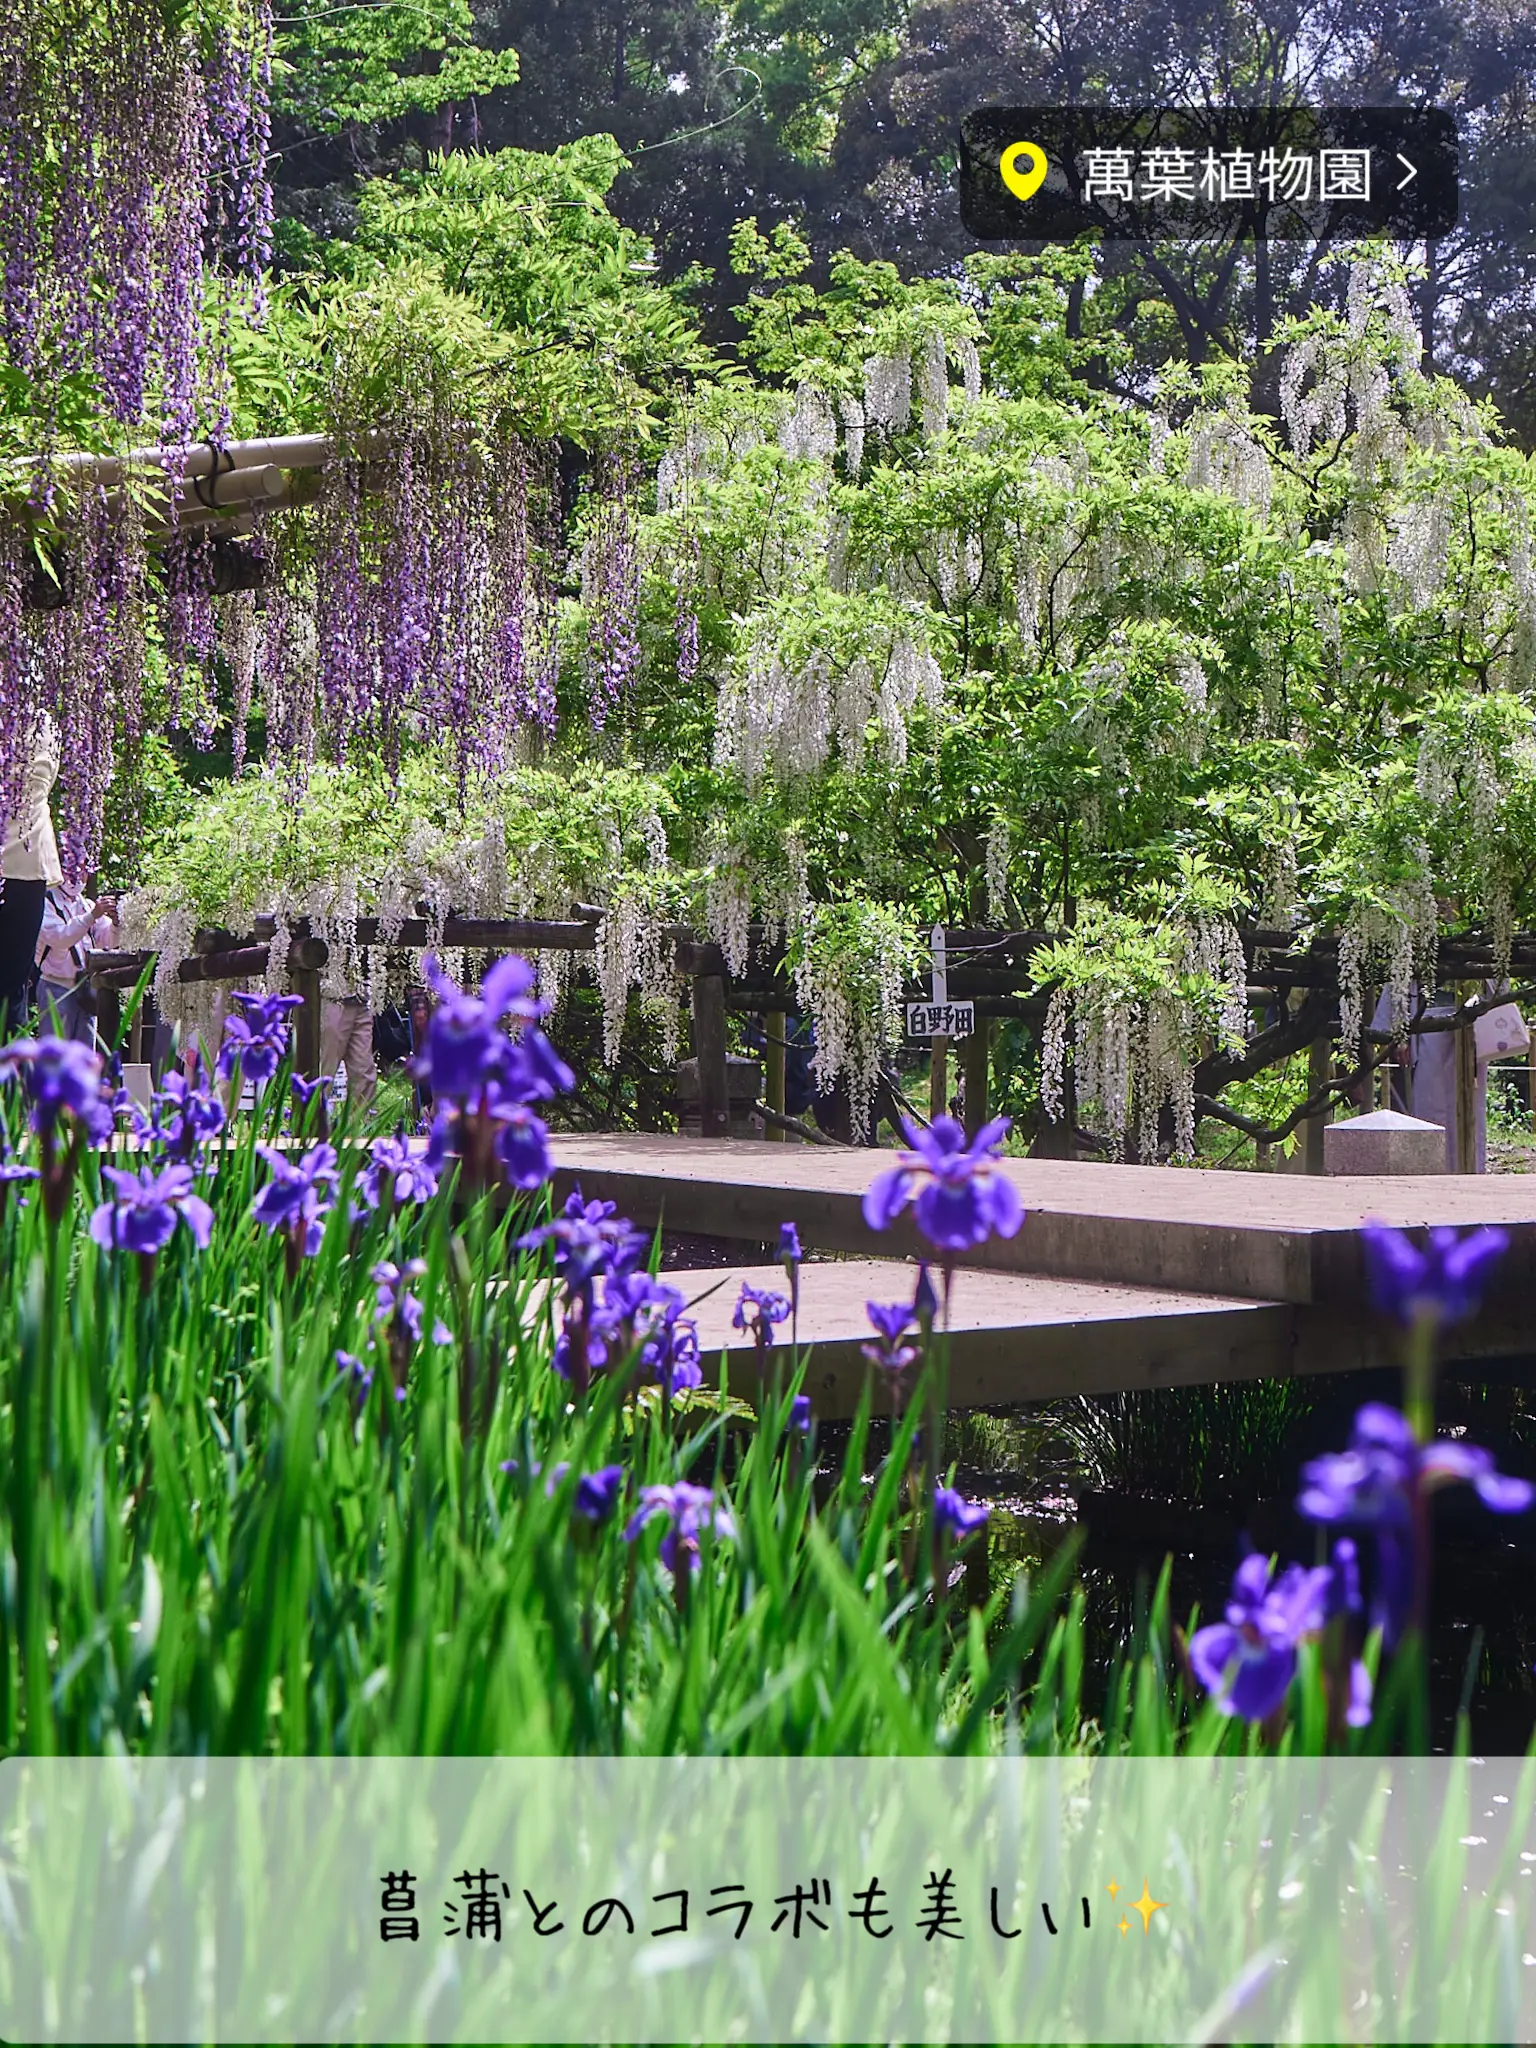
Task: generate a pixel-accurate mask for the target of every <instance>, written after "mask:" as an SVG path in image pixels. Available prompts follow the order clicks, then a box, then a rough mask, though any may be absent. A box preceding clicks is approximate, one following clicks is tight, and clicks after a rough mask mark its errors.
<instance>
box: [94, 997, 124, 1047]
mask: <svg viewBox="0 0 1536 2048" xmlns="http://www.w3.org/2000/svg"><path fill="white" fill-rule="evenodd" d="M92 987H93V989H94V991H95V996H96V1039H97V1043H98V1044H99V1045H100V1046H101V1049H102V1051H103V1052H106V1051H107V1050H108V1048H109V1047H111V1046H112V1045H114V1044H115V1043H116V1041H117V1034H118V1032H119V1031H120V1030H121V1028H122V1022H123V999H122V997H121V996H120V995H119V994H118V992H117V990H116V989H115V988H103V987H102V985H101V983H100V982H93V983H92Z"/></svg>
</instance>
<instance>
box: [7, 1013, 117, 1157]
mask: <svg viewBox="0 0 1536 2048" xmlns="http://www.w3.org/2000/svg"><path fill="white" fill-rule="evenodd" d="M17 1079H19V1080H20V1081H21V1083H22V1085H23V1087H24V1088H25V1089H26V1092H27V1096H28V1098H29V1100H30V1101H31V1104H32V1125H33V1128H34V1129H35V1130H37V1131H39V1132H47V1133H51V1132H52V1131H54V1130H55V1129H56V1128H57V1126H58V1121H59V1118H60V1117H61V1116H63V1115H65V1114H66V1113H67V1114H68V1115H69V1116H71V1117H73V1118H74V1120H75V1122H76V1123H77V1124H79V1125H80V1126H81V1128H82V1129H83V1130H84V1131H85V1133H86V1135H87V1137H89V1138H90V1139H91V1141H92V1142H93V1143H94V1144H100V1143H102V1142H103V1140H105V1139H107V1138H109V1137H111V1135H112V1126H113V1116H112V1104H111V1101H110V1099H109V1097H108V1096H107V1094H106V1092H105V1086H106V1069H105V1067H104V1066H103V1064H102V1062H101V1059H100V1057H99V1055H98V1054H96V1053H95V1052H93V1051H92V1050H91V1048H90V1047H89V1046H88V1045H82V1044H81V1043H80V1042H79V1040H78V1039H72V1038H18V1039H16V1040H14V1041H13V1043H12V1044H10V1045H7V1046H0V1082H4V1081H13V1080H17Z"/></svg>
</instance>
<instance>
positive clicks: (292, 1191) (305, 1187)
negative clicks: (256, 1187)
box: [251, 1145, 337, 1258]
mask: <svg viewBox="0 0 1536 2048" xmlns="http://www.w3.org/2000/svg"><path fill="white" fill-rule="evenodd" d="M256 1150H257V1151H258V1152H259V1153H260V1154H261V1156H262V1158H263V1159H264V1160H265V1161H266V1163H267V1168H268V1171H269V1172H270V1173H271V1176H272V1178H271V1179H270V1180H269V1181H268V1182H267V1184H266V1186H265V1187H264V1188H263V1189H262V1190H261V1192H260V1194H259V1195H257V1197H256V1200H255V1201H254V1202H253V1203H252V1205H251V1214H252V1215H253V1216H254V1217H255V1218H256V1221H257V1222H258V1223H260V1224H261V1225H262V1226H263V1227H264V1228H265V1229H267V1230H286V1231H287V1232H288V1233H289V1235H290V1237H291V1238H293V1239H294V1240H295V1241H296V1242H297V1241H298V1240H299V1238H300V1236H301V1235H302V1242H303V1250H304V1252H305V1253H306V1254H307V1255H308V1256H309V1257H311V1258H312V1257H313V1256H314V1254H315V1253H316V1252H317V1251H318V1250H319V1249H320V1240H321V1237H322V1235H323V1232H322V1229H321V1224H320V1219H321V1217H322V1216H324V1215H325V1214H326V1213H327V1211H328V1210H329V1209H330V1207H331V1205H332V1202H333V1200H334V1192H333V1191H334V1189H335V1185H336V1181H337V1172H336V1150H335V1147H334V1146H332V1145H311V1146H310V1148H309V1150H308V1151H307V1152H306V1153H305V1154H304V1156H303V1158H302V1159H300V1160H297V1161H293V1160H290V1159H288V1158H286V1157H285V1156H284V1155H283V1154H282V1153H281V1152H277V1151H274V1150H273V1148H272V1147H271V1146H270V1145H258V1146H257V1147H256Z"/></svg>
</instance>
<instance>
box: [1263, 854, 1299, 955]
mask: <svg viewBox="0 0 1536 2048" xmlns="http://www.w3.org/2000/svg"><path fill="white" fill-rule="evenodd" d="M1298 875H1299V869H1298V858H1297V848H1296V833H1295V830H1294V828H1292V829H1291V830H1289V831H1281V832H1278V833H1276V834H1274V835H1272V836H1271V837H1270V838H1269V839H1268V840H1267V841H1266V844H1265V858H1264V922H1265V924H1266V925H1267V926H1268V927H1269V929H1270V930H1271V931H1282V932H1289V931H1294V930H1295V928H1296V912H1297V910H1298V908H1299V902H1300V899H1299V895H1298V888H1297V884H1298Z"/></svg>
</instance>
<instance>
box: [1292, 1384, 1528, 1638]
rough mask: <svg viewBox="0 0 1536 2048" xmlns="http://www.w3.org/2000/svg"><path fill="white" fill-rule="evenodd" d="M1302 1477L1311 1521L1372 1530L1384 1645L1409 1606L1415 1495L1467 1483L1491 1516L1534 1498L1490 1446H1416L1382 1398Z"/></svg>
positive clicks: (1375, 1618)
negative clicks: (1500, 1465)
mask: <svg viewBox="0 0 1536 2048" xmlns="http://www.w3.org/2000/svg"><path fill="white" fill-rule="evenodd" d="M1301 1478H1302V1491H1301V1494H1300V1497H1299V1498H1298V1500H1297V1502H1296V1506H1297V1509H1298V1511H1299V1512H1300V1513H1301V1514H1303V1515H1305V1516H1306V1517H1307V1519H1308V1521H1312V1522H1323V1523H1330V1524H1342V1525H1345V1526H1349V1527H1354V1528H1363V1529H1369V1530H1370V1531H1371V1532H1372V1534H1373V1535H1374V1537H1375V1539H1376V1555H1377V1563H1378V1573H1377V1587H1376V1597H1375V1601H1374V1603H1373V1607H1372V1617H1371V1618H1372V1624H1373V1626H1377V1627H1380V1628H1381V1629H1382V1631H1383V1633H1384V1635H1385V1638H1386V1641H1387V1643H1388V1644H1389V1646H1390V1645H1391V1644H1393V1643H1395V1642H1396V1641H1397V1639H1398V1637H1399V1636H1400V1635H1401V1634H1402V1632H1403V1629H1404V1628H1405V1627H1406V1626H1407V1623H1408V1620H1409V1618H1410V1615H1411V1613H1412V1608H1413V1599H1414V1587H1415V1578H1416V1573H1415V1564H1416V1552H1415V1544H1416V1541H1417V1536H1418V1531H1417V1528H1416V1518H1415V1513H1414V1502H1415V1500H1416V1498H1417V1497H1418V1496H1419V1495H1420V1494H1421V1493H1427V1492H1432V1491H1434V1490H1435V1489H1437V1488H1439V1487H1442V1486H1451V1485H1455V1484H1456V1483H1457V1482H1459V1481H1465V1482H1466V1483H1467V1484H1468V1485H1470V1486H1472V1487H1473V1488H1475V1490H1476V1492H1477V1495H1478V1498H1479V1499H1480V1500H1481V1501H1482V1502H1483V1505H1484V1506H1485V1507H1488V1508H1491V1509H1493V1511H1494V1512H1495V1513H1496V1514H1501V1515H1516V1514H1521V1513H1523V1512H1524V1510H1525V1509H1527V1508H1528V1507H1529V1506H1530V1505H1531V1502H1532V1500H1533V1499H1536V1487H1532V1485H1531V1484H1530V1482H1529V1481H1528V1480H1525V1479H1516V1478H1512V1477H1511V1476H1510V1475H1509V1474H1508V1473H1505V1472H1500V1471H1499V1470H1498V1469H1497V1468H1496V1467H1495V1465H1494V1462H1493V1453H1492V1452H1491V1451H1485V1450H1483V1449H1482V1448H1481V1447H1480V1446H1479V1445H1477V1444H1464V1443H1459V1442H1456V1441H1454V1440H1452V1439H1449V1438H1445V1437H1439V1438H1436V1439H1435V1440H1434V1441H1433V1442H1431V1443H1427V1444H1421V1443H1420V1442H1419V1441H1418V1439H1417V1437H1416V1436H1415V1435H1414V1432H1413V1428H1412V1426H1411V1424H1410V1423H1409V1421H1408V1419H1407V1417H1406V1416H1404V1415H1402V1414H1400V1413H1399V1412H1398V1410H1397V1409H1395V1408H1388V1407H1386V1406H1385V1405H1384V1404H1383V1403H1381V1402H1379V1401H1369V1402H1367V1403H1366V1405H1365V1406H1364V1407H1363V1408H1362V1409H1361V1410H1360V1412H1359V1414H1358V1415H1357V1416H1356V1417H1355V1425H1354V1430H1353V1432H1352V1434H1351V1436H1350V1440H1349V1444H1348V1446H1347V1448H1346V1449H1344V1450H1342V1451H1333V1452H1330V1453H1328V1454H1327V1455H1326V1456H1325V1457H1321V1458H1313V1459H1312V1460H1310V1462H1309V1463H1307V1464H1305V1465H1303V1466H1302V1468H1301Z"/></svg>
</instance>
